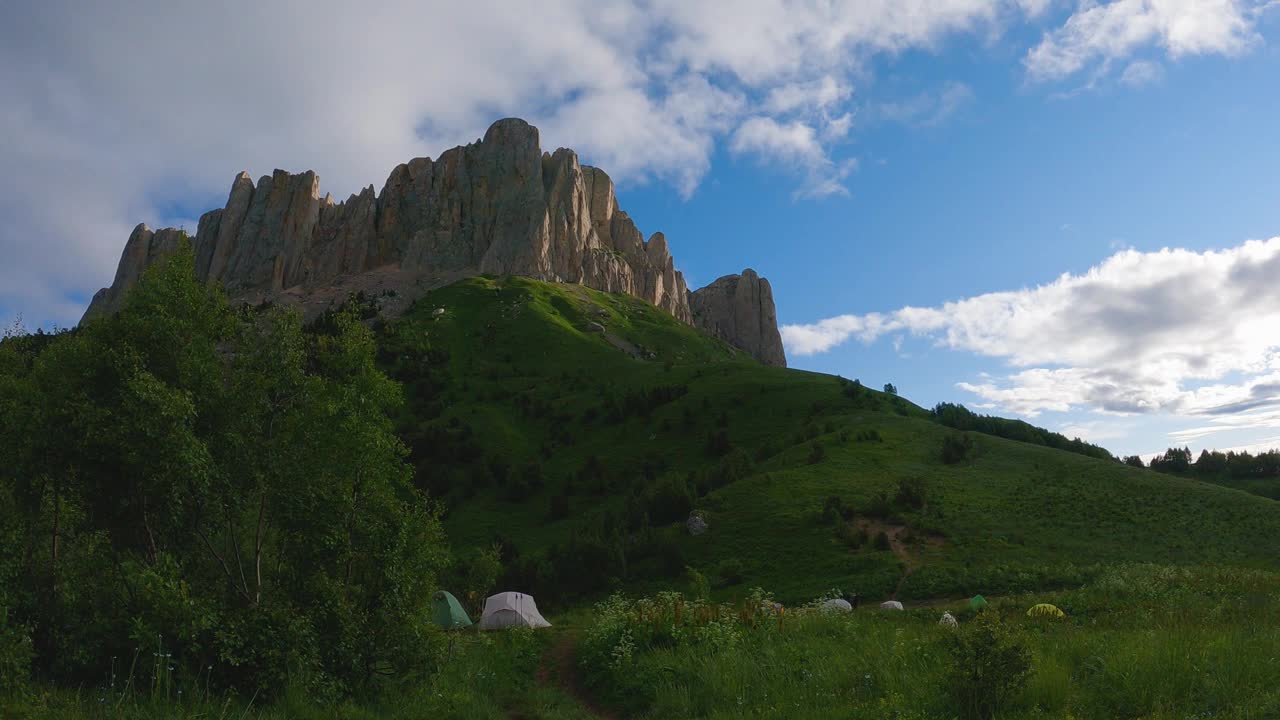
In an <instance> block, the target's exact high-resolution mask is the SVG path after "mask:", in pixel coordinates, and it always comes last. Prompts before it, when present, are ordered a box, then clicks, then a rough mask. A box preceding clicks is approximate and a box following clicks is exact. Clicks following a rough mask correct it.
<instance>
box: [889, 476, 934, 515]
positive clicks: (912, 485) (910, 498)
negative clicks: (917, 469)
mask: <svg viewBox="0 0 1280 720" xmlns="http://www.w3.org/2000/svg"><path fill="white" fill-rule="evenodd" d="M928 490H929V488H928V485H927V484H926V483H925V481H924V478H899V479H898V493H897V494H896V495H894V497H893V501H894V502H895V503H896V504H898V505H899V506H901V507H907V508H911V509H913V510H919V509H921V508H923V507H924V506H925V504H926V503H928V501H929V492H928Z"/></svg>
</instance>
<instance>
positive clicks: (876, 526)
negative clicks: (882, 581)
mask: <svg viewBox="0 0 1280 720" xmlns="http://www.w3.org/2000/svg"><path fill="white" fill-rule="evenodd" d="M858 527H860V528H861V529H863V530H864V531H866V533H867V535H868V537H873V538H874V537H876V536H877V535H879V534H880V533H884V534H885V537H887V538H888V539H889V549H890V550H892V551H893V555H894V557H896V558H898V560H900V561H901V562H902V577H900V578H898V584H897V585H896V586H894V588H893V594H892V595H890V596H889V598H888V599H889V600H895V599H897V597H898V593H899V592H900V591H901V590H902V586H903V585H904V584H905V583H906V582H907V578H909V577H911V574H912V573H914V572H915V571H916V570H917V569H919V568H920V565H921V562H920V560H919V558H917V557H916V556H915V555H913V554H911V551H910V550H909V549H908V548H907V543H906V542H904V541H903V539H902V536H903V534H905V533H906V532H907V531H909V530H910V529H911V528H909V527H907V526H906V525H891V524H888V523H884V522H880V521H878V520H874V519H871V518H862V519H860V520H859V521H858ZM927 541H928V542H938V541H937V540H936V539H927Z"/></svg>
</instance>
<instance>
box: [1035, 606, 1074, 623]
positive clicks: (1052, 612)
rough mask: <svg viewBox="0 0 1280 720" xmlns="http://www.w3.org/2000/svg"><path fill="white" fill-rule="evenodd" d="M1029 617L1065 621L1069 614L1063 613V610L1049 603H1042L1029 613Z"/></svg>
mask: <svg viewBox="0 0 1280 720" xmlns="http://www.w3.org/2000/svg"><path fill="white" fill-rule="evenodd" d="M1027 617H1031V618H1048V619H1050V620H1063V619H1065V618H1066V617H1067V614H1066V613H1064V612H1062V609H1061V608H1059V607H1058V606H1057V605H1050V604H1049V603H1040V604H1039V605H1034V606H1032V608H1031V609H1030V610H1028V611H1027Z"/></svg>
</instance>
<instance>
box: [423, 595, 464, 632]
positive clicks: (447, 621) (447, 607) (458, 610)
mask: <svg viewBox="0 0 1280 720" xmlns="http://www.w3.org/2000/svg"><path fill="white" fill-rule="evenodd" d="M431 619H432V620H434V621H435V623H436V624H437V625H439V626H440V627H442V628H444V629H446V630H453V629H456V628H467V627H471V618H469V617H467V611H466V610H463V609H462V604H461V603H459V602H458V598H456V597H454V596H453V593H451V592H449V591H448V590H438V591H436V594H435V595H433V596H431Z"/></svg>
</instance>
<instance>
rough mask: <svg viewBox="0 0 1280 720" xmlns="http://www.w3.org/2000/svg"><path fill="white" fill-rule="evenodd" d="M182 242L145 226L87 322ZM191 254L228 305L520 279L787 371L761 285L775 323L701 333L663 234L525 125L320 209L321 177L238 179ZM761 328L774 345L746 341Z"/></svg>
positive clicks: (716, 313)
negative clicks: (615, 296) (622, 304)
mask: <svg viewBox="0 0 1280 720" xmlns="http://www.w3.org/2000/svg"><path fill="white" fill-rule="evenodd" d="M179 237H180V233H179V231H177V230H174V229H172V228H169V229H164V230H159V231H156V232H152V231H151V230H149V229H148V228H147V227H146V226H145V225H139V226H138V227H137V228H136V229H135V230H134V231H133V234H132V235H131V236H130V238H129V241H128V243H126V245H125V250H124V254H123V255H122V256H121V258H120V266H119V269H118V270H117V272H116V277H115V281H114V282H113V283H112V285H111V287H110V288H105V289H103V290H102V291H100V292H98V294H96V295H95V296H94V298H93V301H92V303H91V304H90V306H89V309H88V310H87V311H86V313H85V318H89V317H92V316H93V315H95V314H98V313H111V312H115V311H117V310H119V309H120V306H121V303H122V301H123V298H124V294H125V292H126V291H127V290H128V288H129V287H130V286H131V285H133V283H135V282H136V281H137V279H138V277H139V276H140V275H141V273H142V271H143V270H144V269H145V268H146V267H147V266H148V265H149V264H150V263H151V262H153V261H154V260H155V259H156V258H158V257H161V256H163V255H164V254H165V253H166V252H170V251H172V250H173V248H175V247H176V246H177V243H178V238H179ZM193 246H194V250H195V255H196V273H197V274H198V275H199V277H200V278H201V279H203V280H205V281H207V282H217V283H221V284H222V285H223V286H224V287H225V288H226V290H227V293H228V294H229V295H230V296H231V297H233V298H234V297H246V298H250V297H251V298H256V299H272V298H277V297H295V298H296V297H306V296H307V295H308V293H312V294H314V295H317V296H318V295H320V293H313V292H312V291H315V290H317V289H320V288H324V287H328V286H333V285H337V284H343V281H346V280H350V279H351V278H353V277H360V276H363V275H370V276H372V275H374V274H377V275H378V276H379V277H380V278H385V277H388V276H394V277H395V278H396V282H400V283H404V284H408V285H412V284H414V283H415V282H417V284H418V285H419V286H420V285H422V282H421V279H422V278H424V277H428V276H431V277H450V278H459V277H465V276H467V275H474V274H494V275H521V276H527V277H531V278H535V279H538V280H545V281H549V282H566V283H580V284H582V285H586V286H588V287H592V288H596V289H598V290H604V291H607V292H622V293H627V294H630V295H634V296H636V297H639V298H642V299H644V300H647V301H649V302H651V303H653V304H654V305H657V306H658V307H660V308H662V309H663V310H666V311H667V312H669V313H671V314H672V315H673V316H675V317H676V318H678V319H680V320H682V321H684V322H687V323H693V324H696V325H699V326H700V327H704V328H706V329H708V330H711V331H712V332H714V333H716V334H717V335H719V336H720V337H723V338H724V339H726V340H727V341H729V342H730V343H733V344H735V345H737V346H738V347H740V348H742V349H744V350H746V351H747V352H749V353H751V354H752V355H753V356H755V357H758V358H761V359H764V358H766V357H767V358H771V359H770V360H766V362H773V363H774V364H783V363H784V362H785V360H783V359H782V352H781V345H780V343H779V344H778V345H777V348H776V352H775V348H774V347H773V346H755V345H751V344H750V343H751V342H754V339H757V338H762V339H763V341H764V342H767V341H768V339H769V337H772V338H773V339H776V338H777V336H778V332H777V328H776V321H775V319H774V315H773V299H772V295H771V294H768V284H767V283H764V284H763V290H764V292H765V294H766V295H765V296H762V297H760V298H759V300H760V302H758V303H756V305H755V307H759V308H760V309H761V310H762V311H763V310H764V309H765V308H766V306H767V310H768V317H767V319H766V318H765V317H763V316H762V317H758V318H753V317H748V316H747V315H746V313H747V309H748V305H745V304H744V305H742V306H741V307H738V306H736V305H735V306H734V308H733V312H734V313H736V314H734V315H733V320H732V322H728V321H725V320H724V317H723V314H722V313H721V311H720V309H719V304H718V302H719V301H711V299H710V296H708V303H707V307H708V308H714V309H712V310H709V311H708V312H707V313H706V316H707V317H709V318H711V319H712V320H713V321H714V323H715V324H714V325H706V324H702V323H699V322H697V321H695V318H694V313H693V311H692V309H691V306H690V300H691V294H690V293H689V291H688V288H687V287H686V286H685V281H684V276H683V275H682V274H681V273H680V271H678V270H676V269H675V262H674V260H673V259H672V257H671V251H670V249H669V248H668V246H667V240H666V238H665V237H664V236H663V235H662V233H654V234H653V235H651V236H650V237H649V239H648V240H645V238H644V236H643V235H642V234H641V233H640V230H639V229H637V228H636V226H635V223H633V222H632V221H631V218H630V217H628V216H627V214H626V213H625V212H623V211H622V209H621V208H619V207H618V201H617V199H616V198H615V196H614V189H613V182H612V181H611V180H610V179H609V176H608V175H606V174H605V173H604V171H602V170H600V169H599V168H594V167H590V166H587V165H582V164H580V163H579V162H578V156H577V154H575V153H574V152H573V151H572V150H568V149H564V148H561V149H558V150H556V151H555V152H554V153H545V152H542V150H541V149H540V147H539V144H538V131H537V129H536V128H534V127H532V126H531V125H529V124H528V123H526V122H524V121H523V120H517V119H506V120H499V121H498V122H496V123H494V124H493V125H492V126H491V127H490V128H489V130H488V132H486V133H485V136H484V138H483V139H482V140H480V141H477V142H475V143H472V144H470V145H466V146H463V147H456V148H453V149H451V150H447V151H445V152H444V153H443V154H442V155H440V157H439V158H437V159H436V160H434V161H433V160H431V159H430V158H416V159H414V160H411V161H409V162H408V163H405V164H402V165H399V166H397V167H396V168H395V169H394V170H392V171H391V175H390V177H388V178H387V181H386V184H385V185H383V188H382V191H381V192H380V193H376V194H375V192H374V188H373V186H369V187H367V188H365V189H364V190H362V191H361V192H360V193H359V194H356V195H352V196H351V197H349V198H347V200H346V201H344V202H334V200H333V198H331V197H330V196H328V195H325V196H324V197H323V198H322V197H321V196H320V181H319V178H318V177H317V176H316V174H315V173H314V172H310V171H308V172H305V173H301V174H290V173H287V172H285V171H283V170H276V171H275V172H274V173H272V174H271V175H265V176H263V177H261V178H260V179H259V180H258V182H257V183H256V184H255V183H254V182H253V180H252V178H250V176H249V175H248V173H240V174H239V175H238V176H237V177H236V178H235V180H234V181H233V182H232V185H231V192H230V194H229V196H228V198H227V204H226V206H225V207H223V208H222V209H219V210H212V211H210V212H207V213H205V214H204V215H203V216H202V217H201V218H200V221H199V225H198V226H197V232H196V237H195V239H194V241H193ZM375 271H376V272H375ZM751 277H752V278H755V275H754V273H753V274H752V276H751ZM725 279H726V278H722V279H721V280H718V281H717V283H720V282H722V281H723V280H725ZM760 282H763V281H760ZM756 286H759V283H756ZM765 297H767V299H768V302H767V303H765V302H763V300H764V298H765ZM304 302H305V300H304ZM766 322H767V323H768V324H769V326H770V327H769V330H770V331H771V334H770V332H764V331H762V330H760V331H757V330H750V329H749V328H760V327H761V326H762V324H763V323H766ZM717 328H718V329H717Z"/></svg>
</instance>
